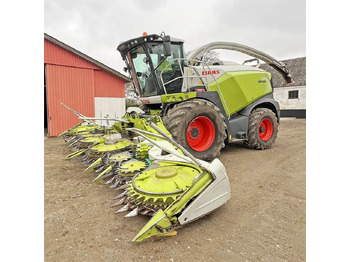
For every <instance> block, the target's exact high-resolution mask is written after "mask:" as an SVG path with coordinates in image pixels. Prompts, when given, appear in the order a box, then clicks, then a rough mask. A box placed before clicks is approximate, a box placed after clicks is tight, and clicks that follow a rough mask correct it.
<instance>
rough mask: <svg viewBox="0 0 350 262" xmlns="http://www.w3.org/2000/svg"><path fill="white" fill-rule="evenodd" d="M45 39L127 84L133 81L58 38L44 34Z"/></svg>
mask: <svg viewBox="0 0 350 262" xmlns="http://www.w3.org/2000/svg"><path fill="white" fill-rule="evenodd" d="M44 39H46V40H48V41H50V42H52V43H54V44H56V45H58V46H60V47H61V48H63V49H65V50H67V51H69V52H71V53H73V54H75V55H77V56H79V57H81V58H83V59H85V60H87V61H89V62H90V63H92V64H94V65H96V66H98V67H99V68H101V69H103V70H105V71H107V72H109V73H111V74H113V75H115V76H117V77H119V78H122V79H123V80H124V81H126V82H130V81H131V79H130V78H128V77H127V76H125V75H123V74H121V73H119V72H118V71H116V70H114V69H112V68H110V67H108V66H106V65H105V64H102V63H101V62H99V61H97V60H95V59H93V58H92V57H90V56H88V55H86V54H84V53H82V52H80V51H78V50H76V49H74V48H73V47H71V46H69V45H67V44H65V43H63V42H61V41H59V40H57V39H56V38H54V37H52V36H50V35H48V34H46V33H44Z"/></svg>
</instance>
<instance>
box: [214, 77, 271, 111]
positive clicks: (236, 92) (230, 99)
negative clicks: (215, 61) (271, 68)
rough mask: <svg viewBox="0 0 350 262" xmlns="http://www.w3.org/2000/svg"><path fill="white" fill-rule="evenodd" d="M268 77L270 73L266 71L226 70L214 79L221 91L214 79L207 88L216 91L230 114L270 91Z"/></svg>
mask: <svg viewBox="0 0 350 262" xmlns="http://www.w3.org/2000/svg"><path fill="white" fill-rule="evenodd" d="M270 79H271V74H269V73H266V72H257V71H239V72H227V73H225V74H223V75H222V76H221V77H220V78H219V79H217V81H216V82H217V83H218V85H219V86H220V90H221V93H220V90H219V88H218V86H217V84H216V82H215V81H213V82H211V83H210V84H209V85H208V88H209V90H210V91H216V92H218V94H219V96H220V99H221V102H222V104H223V106H224V109H225V112H226V114H227V115H232V114H234V113H236V112H238V111H239V110H241V109H243V108H244V107H246V106H247V105H249V104H251V103H252V102H254V101H255V100H258V99H259V98H261V97H263V96H265V95H267V94H270V93H272V87H271V84H270ZM225 102H226V106H227V108H226V107H225Z"/></svg>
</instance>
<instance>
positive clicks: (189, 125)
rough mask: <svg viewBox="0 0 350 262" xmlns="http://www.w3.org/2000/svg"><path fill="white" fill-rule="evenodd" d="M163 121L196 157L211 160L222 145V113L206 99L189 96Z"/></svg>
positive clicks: (224, 134) (224, 133)
mask: <svg viewBox="0 0 350 262" xmlns="http://www.w3.org/2000/svg"><path fill="white" fill-rule="evenodd" d="M163 123H164V125H165V127H166V128H167V129H168V131H169V132H170V134H171V135H172V136H173V138H174V139H175V140H177V141H178V142H179V143H180V144H181V145H182V146H183V147H185V148H186V149H187V150H188V151H189V152H190V153H191V154H192V155H193V156H194V157H196V158H199V159H203V160H213V159H214V158H216V157H218V156H219V155H220V151H221V149H222V148H223V147H224V146H225V144H224V140H225V138H226V124H225V119H224V116H223V115H222V114H221V113H220V109H219V108H218V107H217V106H215V105H214V104H213V103H211V102H209V101H206V100H201V99H192V100H188V101H185V102H182V103H179V104H176V105H175V106H174V107H173V108H171V109H169V111H168V113H167V115H166V116H165V117H164V118H163Z"/></svg>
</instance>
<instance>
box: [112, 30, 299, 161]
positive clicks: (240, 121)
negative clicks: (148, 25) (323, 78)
mask: <svg viewBox="0 0 350 262" xmlns="http://www.w3.org/2000/svg"><path fill="white" fill-rule="evenodd" d="M183 43H184V41H183V40H181V39H177V38H173V37H170V36H167V35H165V34H164V33H162V34H161V35H156V34H152V35H144V36H142V37H138V38H134V39H131V40H128V41H125V42H123V43H121V44H120V45H119V46H118V48H117V50H118V51H119V52H120V53H121V55H122V58H123V60H124V61H125V63H126V70H127V71H129V73H130V75H131V77H132V79H133V82H134V85H135V87H136V90H137V92H138V94H139V96H140V100H141V102H142V103H143V105H144V110H145V111H146V112H148V113H150V114H159V115H161V116H162V118H163V122H164V125H165V127H166V128H167V129H168V130H169V132H170V133H171V134H172V136H173V138H175V139H176V140H177V141H178V142H179V143H180V144H181V145H183V146H184V147H185V148H186V149H187V150H189V151H190V153H191V154H193V155H194V156H195V157H197V158H200V159H204V160H212V159H214V158H215V157H217V156H219V154H220V150H221V148H223V147H224V146H225V143H224V142H225V141H226V142H229V143H230V142H234V141H237V140H242V141H244V143H245V144H246V145H248V147H250V148H254V149H267V148H270V147H271V146H272V144H273V143H274V142H275V140H276V138H277V130H278V123H279V117H280V108H279V104H278V102H277V101H276V100H275V99H274V97H273V87H272V80H271V74H270V73H269V72H266V71H264V70H262V69H260V68H259V66H247V65H245V63H246V62H248V63H249V62H251V61H253V60H251V61H245V63H243V65H241V64H238V63H235V62H223V61H216V62H214V63H210V62H208V59H206V56H207V55H208V54H209V53H210V52H211V51H213V50H216V49H224V50H231V51H236V52H240V53H243V54H246V55H249V56H252V57H254V60H255V61H257V65H260V60H261V61H263V62H265V63H266V64H269V65H270V66H272V67H273V68H274V69H276V70H277V71H278V72H279V73H281V74H282V75H283V77H284V79H285V80H286V81H287V82H288V83H291V82H293V78H292V76H291V74H290V72H289V70H288V69H287V67H286V66H285V65H284V64H283V63H281V62H279V61H278V60H276V59H274V58H273V57H271V56H269V55H267V54H265V53H263V52H261V51H258V50H256V49H254V48H251V47H248V46H245V45H241V44H236V43H230V42H214V43H210V44H207V45H204V46H202V47H200V48H198V49H196V50H194V51H193V52H191V53H190V54H188V56H187V57H186V55H185V51H184V48H183Z"/></svg>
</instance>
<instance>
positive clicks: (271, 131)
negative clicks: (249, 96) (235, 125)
mask: <svg viewBox="0 0 350 262" xmlns="http://www.w3.org/2000/svg"><path fill="white" fill-rule="evenodd" d="M277 133H278V123H277V118H276V115H275V114H274V113H273V112H272V111H271V110H270V109H268V108H257V109H255V110H253V111H252V112H251V113H250V116H249V124H248V140H247V141H245V144H246V145H248V146H249V147H250V148H253V149H260V150H263V149H268V148H271V147H272V145H273V143H274V142H275V140H276V138H277Z"/></svg>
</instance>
